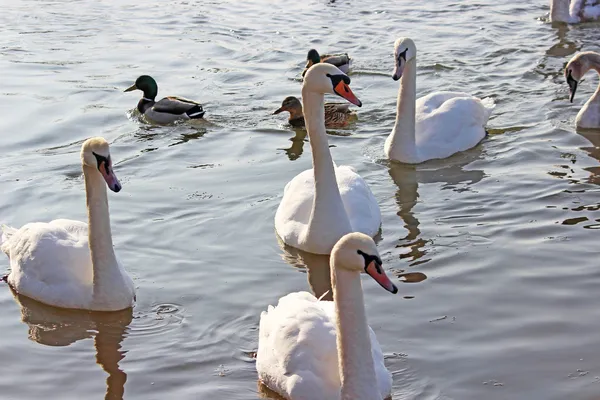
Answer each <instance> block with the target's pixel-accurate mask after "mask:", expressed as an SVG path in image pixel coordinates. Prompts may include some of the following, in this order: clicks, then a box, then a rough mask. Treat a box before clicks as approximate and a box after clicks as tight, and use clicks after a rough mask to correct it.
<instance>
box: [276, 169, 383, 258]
mask: <svg viewBox="0 0 600 400" xmlns="http://www.w3.org/2000/svg"><path fill="white" fill-rule="evenodd" d="M335 174H336V180H337V184H338V188H339V190H340V194H341V196H342V202H343V204H344V208H345V210H346V214H347V215H348V217H349V220H350V224H351V226H352V230H353V231H356V232H362V233H364V234H366V235H369V236H371V237H373V236H375V235H376V234H377V232H379V227H380V226H381V211H380V209H379V204H378V203H377V199H375V196H374V195H373V193H372V192H371V189H369V186H368V185H367V183H366V182H365V180H364V179H363V178H362V177H361V176H360V175H358V174H357V173H356V171H354V169H353V168H351V167H348V166H340V167H337V166H336V167H335ZM314 196H315V178H314V173H313V170H312V169H309V170H306V171H303V172H301V173H300V174H298V175H296V176H295V177H294V179H292V180H291V181H290V182H289V183H288V184H287V185H286V187H285V190H284V194H283V198H282V199H281V203H280V204H279V208H278V209H277V212H276V214H275V230H276V231H277V234H278V235H279V237H280V238H281V239H282V240H283V241H284V243H286V244H288V245H290V246H293V247H296V248H299V249H301V250H304V251H308V252H311V249H310V248H309V247H306V246H304V243H302V239H303V238H304V235H305V233H306V230H307V229H308V223H309V220H310V214H311V211H312V206H313V201H314ZM337 239H339V238H337ZM337 239H336V240H337ZM312 252H314V251H312Z"/></svg>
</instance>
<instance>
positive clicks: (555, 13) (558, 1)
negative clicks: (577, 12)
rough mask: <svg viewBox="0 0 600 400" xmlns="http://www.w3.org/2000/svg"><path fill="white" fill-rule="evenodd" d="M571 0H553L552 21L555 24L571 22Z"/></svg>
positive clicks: (551, 7)
mask: <svg viewBox="0 0 600 400" xmlns="http://www.w3.org/2000/svg"><path fill="white" fill-rule="evenodd" d="M570 5H571V1H570V0H552V1H551V3H550V20H551V21H553V22H570V21H571V14H570V12H569V7H570Z"/></svg>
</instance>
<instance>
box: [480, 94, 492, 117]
mask: <svg viewBox="0 0 600 400" xmlns="http://www.w3.org/2000/svg"><path fill="white" fill-rule="evenodd" d="M481 105H482V106H483V107H484V108H485V110H486V111H487V117H486V120H487V119H488V118H489V117H490V115H492V111H493V110H494V108H495V107H496V102H495V101H494V99H492V98H491V97H486V98H484V99H481Z"/></svg>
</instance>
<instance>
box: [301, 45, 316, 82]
mask: <svg viewBox="0 0 600 400" xmlns="http://www.w3.org/2000/svg"><path fill="white" fill-rule="evenodd" d="M320 62H321V56H320V55H319V52H318V51H316V50H315V49H310V50H309V51H308V54H307V55H306V66H305V67H304V71H302V77H304V75H306V71H307V70H308V69H309V68H310V67H312V66H313V65H315V64H318V63H320Z"/></svg>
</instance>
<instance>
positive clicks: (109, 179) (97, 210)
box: [0, 137, 135, 311]
mask: <svg viewBox="0 0 600 400" xmlns="http://www.w3.org/2000/svg"><path fill="white" fill-rule="evenodd" d="M81 163H82V165H83V177H84V180H85V193H86V200H87V209H88V224H85V223H83V222H80V221H74V220H69V219H57V220H54V221H51V222H48V223H46V222H34V223H29V224H27V225H24V226H22V227H21V228H20V229H18V230H17V229H14V228H10V227H7V226H3V227H2V229H3V235H2V239H1V241H0V242H1V246H0V249H1V250H2V251H3V252H4V253H6V254H7V255H8V257H9V259H10V268H11V272H10V274H9V275H8V277H7V282H8V284H9V285H10V286H11V287H12V288H13V289H14V290H15V291H16V292H17V293H19V294H21V295H24V296H27V297H31V298H33V299H35V300H38V301H40V302H42V303H45V304H50V305H52V306H56V307H63V308H78V309H84V310H93V311H117V310H123V309H126V308H129V307H132V306H133V303H134V301H135V288H134V286H133V282H132V280H131V278H130V277H129V275H127V272H126V271H125V270H124V269H123V267H122V266H121V264H120V263H119V261H118V260H117V258H116V257H115V252H114V249H113V243H112V234H111V230H110V216H109V212H108V200H107V196H106V186H108V188H109V189H110V190H112V191H113V192H119V191H120V190H121V184H120V183H119V180H118V179H117V177H116V175H115V173H114V171H113V166H112V160H111V157H110V151H109V147H108V143H107V142H106V140H104V139H103V138H100V137H97V138H92V139H88V140H86V141H85V142H84V143H83V145H82V146H81Z"/></svg>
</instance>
